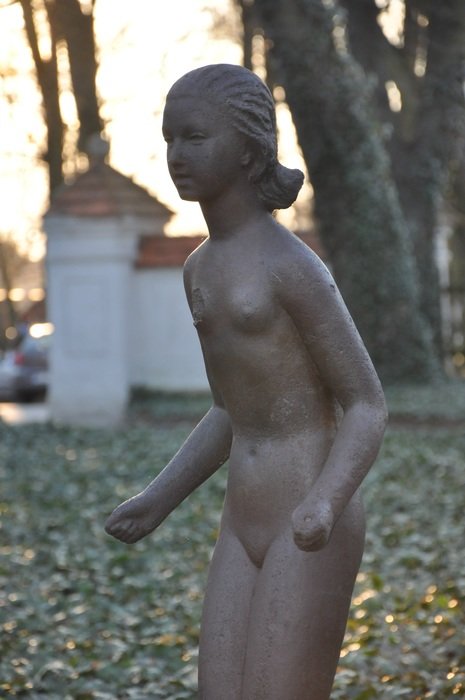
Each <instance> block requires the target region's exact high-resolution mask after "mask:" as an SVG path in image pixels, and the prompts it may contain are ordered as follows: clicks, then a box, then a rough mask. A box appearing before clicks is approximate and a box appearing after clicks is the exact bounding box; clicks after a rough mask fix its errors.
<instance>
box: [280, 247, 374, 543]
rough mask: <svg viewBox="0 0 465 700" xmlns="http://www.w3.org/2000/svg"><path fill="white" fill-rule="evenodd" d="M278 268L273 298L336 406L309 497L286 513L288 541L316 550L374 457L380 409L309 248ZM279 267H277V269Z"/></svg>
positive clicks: (351, 331) (348, 322)
mask: <svg viewBox="0 0 465 700" xmlns="http://www.w3.org/2000/svg"><path fill="white" fill-rule="evenodd" d="M283 262H287V274H286V275H285V276H284V274H282V272H281V271H280V275H278V277H280V280H282V282H281V284H279V285H278V294H279V296H280V299H281V303H282V304H283V306H284V307H285V309H286V310H287V311H288V313H289V314H290V316H291V317H292V319H293V321H294V324H295V326H296V328H297V330H298V331H299V334H300V336H301V337H302V340H303V342H304V343H305V346H306V347H307V349H308V352H309V354H310V356H311V358H312V361H313V362H314V363H315V365H316V366H317V368H318V372H319V374H320V377H321V380H322V382H323V383H324V384H325V385H326V386H327V387H328V388H329V390H330V391H331V393H332V394H333V395H334V396H335V397H336V399H337V400H338V402H339V403H340V405H341V406H342V409H343V417H342V420H341V422H340V424H339V427H338V430H337V433H336V437H335V439H334V442H333V445H332V448H331V450H330V452H329V454H328V457H327V459H326V462H325V464H324V467H323V469H322V470H321V472H320V474H319V476H318V478H317V479H316V481H315V482H314V484H313V486H312V488H311V490H310V492H309V494H308V495H307V497H306V498H305V499H304V501H303V502H302V503H301V505H300V506H299V507H298V508H297V509H296V511H295V512H294V515H293V526H294V539H295V541H296V543H297V545H298V546H299V547H300V548H301V549H304V550H307V551H310V550H317V549H321V548H322V547H324V546H325V544H326V543H327V542H328V540H329V537H330V535H331V531H332V529H333V527H334V524H335V523H336V521H337V519H338V518H339V516H340V515H341V513H342V512H343V510H344V509H345V507H346V506H347V504H348V503H349V501H350V499H351V498H352V496H353V495H354V493H355V492H356V491H357V489H358V488H359V486H360V484H361V483H362V481H363V479H364V478H365V476H366V474H367V472H368V471H369V469H370V467H371V466H372V464H373V462H374V461H375V459H376V456H377V454H378V451H379V448H380V446H381V442H382V439H383V435H384V431H385V427H386V422H387V410H386V403H385V400H384V394H383V391H382V388H381V384H380V381H379V379H378V376H377V374H376V371H375V369H374V367H373V364H372V362H371V360H370V357H369V355H368V352H367V350H366V349H365V346H364V344H363V342H362V340H361V338H360V335H359V333H358V331H357V329H356V328H355V325H354V322H353V320H352V318H351V316H350V314H349V311H348V310H347V308H346V306H345V304H344V302H343V300H342V298H341V295H340V294H339V291H338V289H337V287H336V284H335V282H334V280H333V278H332V277H331V275H330V273H329V271H328V270H327V268H326V267H325V266H324V265H323V263H322V262H321V261H320V260H319V259H318V258H317V257H316V256H315V255H314V254H313V253H311V252H310V251H308V253H307V252H305V254H304V255H302V254H301V255H295V256H294V257H293V258H292V259H291V260H287V261H283ZM281 270H282V268H281Z"/></svg>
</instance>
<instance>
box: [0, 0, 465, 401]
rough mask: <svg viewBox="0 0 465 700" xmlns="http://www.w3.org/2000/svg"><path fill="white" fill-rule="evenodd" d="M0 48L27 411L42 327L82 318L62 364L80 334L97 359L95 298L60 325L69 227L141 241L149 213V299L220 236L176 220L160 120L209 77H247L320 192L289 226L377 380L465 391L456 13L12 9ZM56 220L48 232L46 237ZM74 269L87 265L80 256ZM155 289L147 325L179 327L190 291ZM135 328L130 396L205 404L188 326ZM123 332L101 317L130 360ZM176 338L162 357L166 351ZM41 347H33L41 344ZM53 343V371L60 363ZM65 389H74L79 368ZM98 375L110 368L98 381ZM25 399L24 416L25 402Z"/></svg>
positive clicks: (8, 231) (464, 21) (5, 245)
mask: <svg viewBox="0 0 465 700" xmlns="http://www.w3.org/2000/svg"><path fill="white" fill-rule="evenodd" d="M0 32H1V37H2V40H1V42H0V119H1V135H0V154H1V166H0V191H1V193H2V207H1V211H0V349H1V350H2V352H3V353H5V352H7V356H6V357H5V362H4V364H3V366H2V368H1V371H0V375H1V376H0V390H1V387H2V386H3V387H4V389H3V391H4V394H5V393H7V392H8V389H9V387H11V384H12V383H13V385H14V386H13V390H12V391H13V393H14V394H16V395H18V391H17V388H16V386H15V384H17V381H18V380H17V378H14V380H12V375H14V374H15V373H16V374H17V373H18V372H19V371H20V370H19V369H18V368H20V367H21V366H22V365H24V364H26V363H27V353H26V352H22V353H17V355H16V356H12V355H11V352H10V353H9V351H10V350H17V349H18V346H19V345H20V343H21V342H22V339H23V337H25V336H27V335H31V334H30V333H29V330H30V329H31V327H33V326H34V325H35V324H42V325H39V326H36V327H33V328H32V336H33V337H34V336H40V337H41V338H43V337H46V336H47V337H48V336H50V334H51V331H52V328H53V327H54V326H56V324H57V322H58V324H59V325H60V318H62V316H63V315H69V314H71V315H74V316H76V318H77V317H79V318H80V319H81V320H80V321H78V320H76V321H71V322H70V323H71V326H72V328H71V330H70V328H69V327H68V328H67V329H64V328H62V332H60V331H59V332H58V333H57V335H56V338H55V339H54V342H53V344H52V345H53V346H56V347H57V349H56V352H55V350H54V351H53V352H55V355H53V354H52V357H55V364H56V365H57V366H59V365H60V362H62V363H63V361H64V360H63V358H64V357H65V356H68V358H69V352H67V351H66V348H64V347H61V349H60V346H63V344H64V343H65V341H64V334H65V331H66V334H67V335H68V337H69V333H70V332H74V334H75V335H76V333H78V335H80V343H81V344H82V351H83V356H85V354H86V339H85V336H86V333H83V332H82V323H83V322H82V317H83V316H85V317H86V318H87V322H88V329H87V330H88V335H89V337H91V338H92V342H94V344H95V332H96V331H95V325H96V324H97V325H99V324H101V323H102V317H100V318H94V319H93V320H92V319H90V318H89V312H88V310H87V311H86V309H85V308H83V305H84V301H85V302H86V303H87V304H89V300H90V299H91V298H92V295H90V297H89V293H87V296H86V294H85V293H84V292H83V290H81V291H79V290H78V291H77V292H76V294H74V292H73V294H74V296H77V297H79V298H80V301H81V305H80V306H79V304H77V305H76V304H75V308H74V309H68V310H67V311H64V310H63V309H61V306H63V304H64V303H65V302H64V297H66V296H67V294H68V292H66V293H65V292H64V287H63V284H64V283H63V282H62V281H61V282H56V283H54V282H53V279H54V275H55V276H56V275H58V276H60V274H61V273H60V272H57V264H58V263H56V262H53V261H54V260H55V261H56V255H55V253H54V252H53V250H54V249H53V245H52V244H51V242H50V241H52V239H53V240H55V239H54V236H55V234H54V231H55V230H56V228H57V226H56V217H57V216H58V218H59V226H58V228H59V229H60V231H61V232H63V231H65V230H67V226H68V225H69V221H70V220H72V221H74V223H76V226H77V229H76V230H77V231H78V233H77V234H76V235H74V234H71V233H69V231H68V233H67V234H63V235H64V236H65V239H66V236H68V239H69V240H70V239H71V238H73V240H75V239H77V238H78V237H79V236H80V235H81V232H82V231H84V230H85V229H86V227H87V229H88V236H90V238H92V239H93V238H95V236H97V237H98V236H100V235H101V234H100V233H98V232H96V230H93V229H92V225H91V224H92V221H93V222H94V223H95V220H96V219H98V220H99V224H100V223H102V220H103V219H104V218H105V216H106V217H107V219H108V222H109V223H111V225H113V227H114V228H115V230H116V229H117V228H118V221H117V220H118V219H119V223H120V224H121V222H123V221H125V222H127V220H128V217H129V218H131V217H132V218H134V212H135V211H136V210H137V212H138V214H140V215H141V221H140V222H139V223H138V224H137V225H135V231H136V230H137V231H136V232H135V233H134V237H135V238H137V240H134V243H133V245H134V246H135V247H136V248H137V249H138V253H137V254H134V253H131V256H132V257H131V256H130V257H131V260H130V265H131V266H132V267H133V268H134V269H139V270H140V269H144V271H145V272H147V270H148V269H149V268H152V270H155V268H157V270H158V271H157V272H155V271H154V272H153V280H155V276H156V275H158V278H159V277H160V274H161V273H160V269H162V270H165V271H166V269H167V268H168V267H171V268H176V269H177V272H176V273H175V272H174V270H171V272H172V273H173V274H174V275H175V274H177V273H179V271H180V268H181V267H182V264H183V262H184V259H185V257H186V255H187V254H188V253H189V252H190V250H191V249H192V248H193V247H195V245H197V244H198V242H199V240H201V237H202V236H204V235H206V231H205V227H204V222H203V220H202V217H201V215H200V210H199V208H198V206H197V205H196V204H192V203H183V202H181V201H180V200H179V198H178V196H177V193H176V191H175V189H174V187H173V185H172V183H171V182H170V180H169V177H168V175H167V170H166V166H165V157H164V150H165V149H164V143H163V140H162V138H161V117H162V110H163V104H164V98H165V95H166V93H167V90H168V89H169V87H170V85H171V84H172V83H173V82H174V80H176V78H177V77H179V76H180V75H182V74H183V73H184V72H186V71H187V70H190V69H192V68H195V67H197V66H199V65H202V64H205V63H211V62H231V63H241V64H244V65H246V66H247V67H249V68H251V69H252V70H254V71H256V72H257V73H258V74H259V75H260V77H262V78H263V79H264V80H265V81H267V83H268V84H269V86H270V89H271V90H272V92H273V95H274V97H275V100H276V105H277V114H278V126H279V136H280V152H281V158H282V160H283V161H284V162H285V163H286V164H288V165H291V166H294V167H300V168H301V169H303V170H304V171H305V174H306V184H305V186H304V188H303V189H302V192H301V194H300V196H299V198H298V200H297V202H296V203H295V205H294V206H293V207H292V208H291V209H290V210H288V211H286V212H280V213H279V214H278V216H279V217H280V218H281V220H282V221H283V222H284V223H285V224H286V225H288V226H289V227H290V228H291V229H292V230H293V231H295V232H296V233H297V234H298V235H301V236H302V237H303V238H304V240H306V242H307V243H309V245H311V246H312V247H313V248H315V250H316V251H317V252H318V253H319V254H320V255H321V257H323V259H324V260H325V262H326V263H327V264H328V266H329V267H330V268H331V270H332V271H333V273H334V275H335V277H336V281H337V283H338V285H339V287H340V289H341V291H342V294H343V296H344V298H345V300H346V303H347V304H348V306H349V309H350V311H351V313H352V314H353V316H354V319H355V321H356V324H357V326H358V328H359V330H360V332H361V334H362V336H363V338H364V341H365V343H366V345H367V347H368V350H369V352H370V354H371V356H372V358H373V360H374V363H375V365H376V367H377V369H378V372H379V373H380V376H381V378H382V380H383V381H384V382H385V383H386V384H391V383H405V382H425V381H426V382H429V381H432V380H436V379H438V378H441V377H451V376H460V375H463V374H464V373H465V352H464V337H465V320H464V319H465V314H464V305H465V289H464V287H465V275H464V264H465V233H464V232H465V223H464V222H465V218H464V216H465V156H464V153H465V151H464V144H465V126H464V124H465V119H464V88H463V86H464V74H463V73H464V68H463V66H464V58H465V56H464V53H465V48H464V47H465V18H464V8H463V6H462V4H461V3H460V0H447V2H443V3H440V4H438V3H434V2H433V1H432V0H355V1H353V2H348V1H347V2H346V1H345V0H340V1H339V2H336V0H334V1H333V0H328V1H325V2H320V1H316V0H312V1H311V2H306V3H302V2H298V1H297V0H295V2H292V3H283V2H277V1H276V2H271V3H269V2H265V1H264V0H255V1H254V0H222V1H221V2H207V1H205V0H189V1H188V0H184V1H183V0H179V1H178V2H174V3H171V4H169V5H166V6H165V5H163V7H160V6H159V5H158V4H155V3H153V2H151V1H150V0H134V2H132V3H131V4H129V3H125V2H111V1H110V0H93V1H90V0H89V1H88V0H60V1H59V2H58V0H55V1H53V0H0ZM96 139H99V141H96ZM96 144H97V146H96ZM96 149H97V150H96ZM99 149H100V150H99ZM103 166H105V168H106V170H105V169H104V170H102V167H103ZM99 168H100V170H99ZM89 173H93V175H92V177H88V178H87V179H85V176H86V174H87V175H89ZM115 173H116V174H117V175H118V176H122V177H120V178H119V179H118V178H117V177H115ZM111 178H113V179H111ZM110 180H111V181H110ZM147 195H148V196H147ZM120 200H121V201H122V200H124V203H123V204H121V202H120ZM149 200H150V203H149ZM109 202H110V203H109ZM115 202H119V204H118V206H117V205H116V204H115ZM144 207H145V208H144ZM157 207H158V208H157ZM142 210H143V211H142ZM44 215H47V216H50V215H51V218H52V224H51V225H50V228H51V231H47V223H46V222H47V216H46V217H45V220H44ZM157 215H158V221H157V222H155V219H156V218H157ZM150 216H152V218H153V225H152V229H151V228H150V224H147V219H149V218H150ZM60 217H61V218H60ZM142 219H144V222H142ZM89 225H90V228H89ZM124 225H126V224H124ZM129 228H130V226H129ZM91 229H92V230H91ZM73 230H74V229H73ZM118 235H119V234H118ZM154 237H155V238H156V239H157V240H153V238H154ZM179 237H180V238H182V239H184V238H185V237H191V238H192V241H191V244H189V242H187V243H186V241H184V242H183V243H182V244H181V243H180V242H179V241H178V243H176V242H173V241H172V239H174V238H179ZM55 238H56V236H55ZM84 238H85V236H84ZM120 238H121V236H120ZM161 238H163V239H166V238H168V239H170V243H169V244H167V243H166V241H164V242H162V241H161V240H160V239H161ZM142 239H143V240H142ZM47 240H48V243H49V249H50V261H47V255H46V251H47ZM85 240H87V239H86V238H85ZM60 245H63V243H62V242H61V243H60ZM85 245H86V243H85V241H84V240H83V242H82V246H83V247H84V246H85ZM115 245H116V244H115ZM163 245H165V248H163ZM166 245H168V248H166ZM170 246H171V247H170ZM60 249H61V248H60ZM167 251H168V252H167ZM73 255H74V258H75V260H76V259H78V258H79V255H80V253H78V252H76V251H75V252H74V253H73ZM167 261H168V262H167ZM70 264H71V263H70V261H69V260H68V267H67V268H66V270H67V272H66V274H68V275H69V273H70V270H71V269H72V268H71V267H69V265H70ZM58 266H59V264H58ZM61 272H63V271H61ZM96 274H97V275H98V274H99V273H96ZM178 277H179V275H178ZM178 277H177V278H176V279H178ZM139 278H140V275H139ZM139 278H138V279H139ZM158 278H157V281H152V283H147V284H148V286H147V285H146V286H145V287H144V293H142V291H141V292H140V294H139V297H138V298H136V299H130V300H129V302H128V303H129V304H130V305H131V308H132V309H134V304H139V303H140V304H142V305H143V301H141V299H142V298H143V297H144V296H145V294H149V295H150V294H151V295H152V297H153V296H154V295H157V298H158V300H159V303H160V304H164V305H165V306H170V305H171V304H173V308H174V309H177V308H178V305H179V304H180V303H181V302H180V301H179V302H178V301H173V299H174V297H175V296H176V294H177V292H172V291H171V290H168V288H169V284H170V282H168V281H167V280H161V279H158ZM60 279H61V278H60ZM173 280H174V277H173ZM173 283H174V282H173ZM118 284H119V287H118V289H119V288H120V287H121V282H119V283H118ZM131 284H132V283H131ZM135 284H136V286H137V285H138V284H139V282H137V283H135ZM144 284H146V283H145V282H144ZM150 284H151V286H150ZM109 285H110V286H111V284H110V283H108V284H107V283H105V286H106V287H108V289H109V288H110V287H109ZM157 285H158V286H157ZM167 285H168V286H167ZM133 286H134V284H133ZM139 286H140V285H139ZM86 288H87V290H88V289H89V285H88V284H87V287H86ZM163 290H165V291H163ZM108 293H109V294H110V292H108ZM114 293H116V294H117V292H113V291H112V292H111V294H112V295H114ZM69 294H71V296H73V294H72V293H71V292H69ZM173 295H174V296H173ZM136 296H137V295H136ZM52 297H54V298H55V299H61V300H62V301H61V304H58V302H56V303H55V302H54V300H53V298H52ZM73 298H74V297H73ZM84 298H85V299H84ZM68 303H71V302H68ZM59 307H60V308H59ZM133 313H134V312H133ZM137 313H139V316H141V317H143V318H144V323H143V327H142V328H136V327H133V328H131V329H129V325H130V322H129V320H128V319H127V318H125V317H121V318H119V319H117V320H114V323H115V324H121V323H122V324H123V325H127V326H128V331H127V334H126V335H128V336H129V335H130V336H131V337H130V338H129V337H128V338H127V339H126V340H125V341H123V343H125V344H126V345H125V349H124V352H125V353H126V355H128V356H129V360H127V364H128V365H129V366H128V368H126V374H127V375H128V377H127V378H126V379H125V380H124V382H126V383H127V384H128V385H129V387H131V386H134V385H138V386H139V385H144V384H146V385H147V387H149V388H150V387H151V388H154V389H157V388H158V389H190V388H194V389H199V388H202V386H205V387H206V381H205V379H204V377H203V375H202V369H201V358H200V356H198V355H197V354H196V353H197V351H196V350H195V348H194V346H193V345H192V346H191V345H190V344H189V343H188V346H189V349H188V350H187V351H186V356H187V358H188V359H186V357H183V356H179V357H178V359H176V353H174V356H173V355H172V349H173V347H175V346H176V345H177V346H179V344H180V343H182V338H183V337H184V336H185V333H186V332H188V331H186V323H188V319H187V321H186V318H184V319H183V318H182V312H180V313H181V320H180V321H179V328H178V329H177V330H176V329H175V328H173V326H172V325H170V326H167V325H166V323H167V321H166V313H165V316H164V319H165V320H164V319H163V318H161V317H159V316H153V314H152V315H151V312H150V311H149V310H147V309H145V308H139V309H138V311H137V310H136V314H137ZM169 315H170V316H173V314H172V313H171V314H169ZM175 315H177V312H176V314H175ZM110 317H111V314H105V318H104V323H105V325H106V326H107V329H109V334H110V338H111V340H110V342H109V343H107V345H110V346H113V342H120V341H114V339H113V337H112V336H111V333H112V330H111V328H110V326H111V323H110ZM43 324H48V325H43ZM79 324H81V325H79ZM62 325H63V324H62ZM69 325H70V324H69V323H68V326H69ZM148 325H152V326H153V325H156V327H157V333H156V337H155V336H154V337H149V336H148V335H147V332H146V330H144V329H145V328H146V327H147V326H148ZM78 328H79V332H78V331H77V330H76V329H78ZM73 329H74V330H73ZM115 332H116V331H115ZM189 332H190V331H189ZM168 337H169V340H168V341H167V343H166V344H167V347H166V348H165V350H163V351H162V350H161V349H160V343H159V342H157V338H158V339H159V338H168ZM180 339H181V340H180ZM102 342H103V341H102ZM28 343H29V345H31V346H32V345H34V341H33V340H31V339H30V338H29V339H28ZM38 343H41V345H42V346H43V348H41V349H40V350H39V349H37V353H39V352H42V354H44V353H43V350H44V348H45V346H47V348H48V346H49V345H51V343H50V342H49V341H43V340H39V341H38V342H36V343H35V345H38ZM127 345H129V346H130V347H129V349H128V348H127ZM135 345H138V346H139V347H138V348H134V347H133V346H135ZM144 348H145V350H144ZM45 352H46V353H48V349H47V350H46V351H45ZM122 352H123V350H122ZM157 352H158V353H160V352H164V353H165V356H164V358H162V359H160V360H159V361H158V364H157V365H156V366H155V364H153V363H152V365H150V363H149V361H148V360H147V359H144V358H145V357H146V355H150V354H152V355H153V353H155V354H156V353H157ZM8 353H9V354H8ZM144 353H145V354H144ZM168 355H170V358H169V360H168V359H167V356H168ZM60 357H61V360H60ZM168 361H169V362H170V363H171V364H172V365H173V367H174V369H173V373H174V374H176V373H178V374H179V376H180V377H182V375H183V369H182V368H183V366H186V367H187V373H191V374H192V373H193V374H194V375H196V376H197V379H196V380H195V381H193V383H192V386H190V385H189V380H188V379H186V381H184V380H183V379H180V380H179V381H178V383H177V384H176V382H174V383H173V382H172V381H171V380H169V379H164V377H167V375H168V374H169V373H170V369H169V368H167V363H168ZM176 362H178V366H175V365H176ZM186 362H187V365H186ZM110 364H111V363H110ZM38 365H40V369H39V372H40V374H39V377H38V378H36V379H34V380H33V381H35V382H36V383H37V388H38V392H37V393H40V392H41V391H42V390H43V388H44V386H45V383H46V382H49V381H51V382H52V383H53V381H56V382H60V381H62V380H61V379H58V378H56V377H55V380H54V378H53V376H52V377H47V376H46V375H45V374H44V371H45V367H44V365H43V362H42V361H40V362H39V361H38ZM62 370H63V371H62V372H61V375H63V374H65V373H68V374H69V373H72V372H73V368H72V367H71V366H69V367H68V368H66V369H65V368H62ZM88 371H89V372H92V371H95V368H94V369H92V367H91V364H89V365H88ZM58 374H60V372H58ZM21 381H22V380H21ZM33 388H34V386H32V387H31V389H33ZM19 393H20V394H21V395H22V396H23V397H26V394H27V393H28V389H27V388H26V389H25V388H24V387H23V389H22V390H20V392H19ZM29 393H31V394H32V393H34V392H33V391H32V390H31V392H29ZM58 393H59V392H58ZM68 393H69V392H68ZM60 410H61V409H60Z"/></svg>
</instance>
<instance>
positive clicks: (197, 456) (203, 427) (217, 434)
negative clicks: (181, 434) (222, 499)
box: [105, 405, 232, 544]
mask: <svg viewBox="0 0 465 700" xmlns="http://www.w3.org/2000/svg"><path fill="white" fill-rule="evenodd" d="M231 439H232V434H231V426H230V421H229V416H228V414H227V413H226V411H225V410H224V409H223V408H221V407H220V406H217V405H213V406H212V408H211V409H210V410H209V411H208V413H207V414H206V415H205V416H204V418H203V419H202V420H201V421H200V423H199V424H198V425H197V427H196V428H195V429H194V430H193V431H192V433H191V434H190V435H189V437H188V438H187V440H186V441H185V443H184V444H183V445H182V447H181V449H180V450H179V451H178V452H177V453H176V454H175V455H174V457H173V458H172V459H171V460H170V462H169V463H168V464H167V466H166V467H165V468H164V469H163V471H161V472H160V474H159V475H158V476H157V477H156V478H155V479H154V480H153V481H152V482H151V483H150V484H149V485H148V486H147V487H146V488H145V489H144V490H143V491H141V493H139V494H138V495H137V496H134V497H133V498H130V499H129V500H127V501H125V502H124V503H122V504H121V505H119V506H118V507H117V508H116V509H115V510H114V511H113V513H112V514H111V515H110V517H109V518H108V520H107V522H106V524H105V530H106V531H107V532H108V534H109V535H112V536H113V537H116V538H117V539H119V540H121V541H122V542H126V543H128V544H132V543H133V542H137V541H138V540H140V539H142V537H145V536H146V535H148V534H149V533H150V532H153V530H155V528H157V527H158V526H159V525H160V524H161V523H162V522H163V520H164V519H165V518H166V517H167V516H168V515H169V514H170V513H171V511H172V510H174V509H175V508H176V506H178V505H179V504H180V503H181V502H182V501H183V500H184V499H185V498H186V497H187V496H189V494H191V493H192V491H194V490H195V489H196V488H197V487H198V486H200V484H202V483H203V482H204V481H206V480H207V479H208V478H209V477H210V476H211V475H212V474H214V472H216V471H217V469H219V467H220V466H221V465H222V464H224V462H225V461H226V460H227V459H228V457H229V451H230V447H231Z"/></svg>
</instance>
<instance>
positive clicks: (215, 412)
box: [105, 266, 232, 544]
mask: <svg viewBox="0 0 465 700" xmlns="http://www.w3.org/2000/svg"><path fill="white" fill-rule="evenodd" d="M186 267H188V266H186ZM185 285H186V294H187V298H188V301H189V304H190V285H189V273H188V271H187V273H186V271H185ZM206 370H207V375H208V379H209V382H210V386H211V390H212V395H213V405H212V407H211V408H210V410H209V411H208V413H207V414H206V415H205V416H204V418H203V419H202V420H201V421H200V423H199V424H198V425H197V426H196V428H195V429H194V430H193V431H192V433H191V434H190V435H189V437H188V438H187V440H186V441H185V442H184V444H183V445H182V447H181V448H180V450H179V451H178V452H177V453H176V454H175V455H174V457H173V458H172V459H171V460H170V462H169V463H168V464H167V466H166V467H165V468H164V469H163V471H162V472H160V474H159V475H158V476H157V477H156V478H155V479H154V480H153V481H152V482H151V483H150V484H149V485H148V486H147V487H146V488H145V489H144V490H143V491H141V493H139V494H137V496H134V497H133V498H130V499H129V500H127V501H124V503H122V504H121V505H119V506H118V507H117V508H116V509H115V510H114V511H113V513H112V514H111V515H110V517H109V518H108V520H107V522H106V524H105V530H106V531H107V532H108V534H110V535H112V536H113V537H116V538H117V539H119V540H121V541H122V542H126V543H128V544H129V543H133V542H137V541H138V540H140V539H141V538H142V537H145V536H146V535H148V534H149V533H150V532H152V531H153V530H155V528H157V527H158V526H159V525H160V524H161V523H162V522H163V520H164V519H165V518H166V517H167V516H168V515H169V514H170V513H171V511H172V510H174V509H175V508H176V506H178V505H179V504H180V503H181V502H182V501H183V500H184V499H185V498H186V497H187V496H189V494H191V493H192V491H194V490H195V489H196V488H197V487H198V486H200V484H202V483H203V482H204V481H206V480H207V479H208V478H209V477H210V476H211V475H212V474H214V473H215V472H216V471H217V470H218V469H219V468H220V467H221V465H222V464H224V462H226V460H227V459H228V457H229V452H230V449H231V441H232V430H231V423H230V420H229V416H228V413H227V412H226V410H225V408H224V406H223V403H222V399H221V395H220V393H219V392H218V390H217V388H216V387H215V385H214V382H213V381H212V378H211V376H210V373H209V371H208V367H207V366H206Z"/></svg>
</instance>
